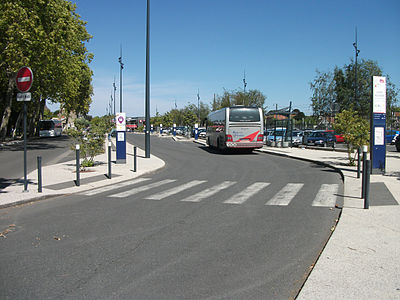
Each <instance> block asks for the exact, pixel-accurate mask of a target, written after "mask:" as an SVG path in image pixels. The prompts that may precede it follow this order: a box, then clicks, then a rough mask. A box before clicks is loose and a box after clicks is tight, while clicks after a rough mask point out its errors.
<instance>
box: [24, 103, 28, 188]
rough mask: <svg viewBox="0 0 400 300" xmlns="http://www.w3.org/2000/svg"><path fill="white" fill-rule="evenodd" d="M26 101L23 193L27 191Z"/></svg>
mask: <svg viewBox="0 0 400 300" xmlns="http://www.w3.org/2000/svg"><path fill="white" fill-rule="evenodd" d="M26 114H27V112H26V101H24V192H27V191H28V176H27V168H26Z"/></svg>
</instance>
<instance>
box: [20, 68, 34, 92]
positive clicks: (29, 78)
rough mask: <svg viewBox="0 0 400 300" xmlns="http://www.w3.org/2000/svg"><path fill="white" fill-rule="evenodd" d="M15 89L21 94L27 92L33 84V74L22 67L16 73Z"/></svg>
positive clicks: (28, 69)
mask: <svg viewBox="0 0 400 300" xmlns="http://www.w3.org/2000/svg"><path fill="white" fill-rule="evenodd" d="M16 82H17V89H18V90H19V91H20V92H21V93H24V92H27V91H29V90H30V88H31V86H32V82H33V72H32V70H31V69H30V68H28V67H22V68H21V69H19V70H18V73H17V78H16Z"/></svg>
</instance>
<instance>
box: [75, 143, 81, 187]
mask: <svg viewBox="0 0 400 300" xmlns="http://www.w3.org/2000/svg"><path fill="white" fill-rule="evenodd" d="M79 149H80V146H79V144H76V146H75V150H76V151H75V152H76V182H75V184H76V186H80V185H81V179H80V173H79V171H80V158H79Z"/></svg>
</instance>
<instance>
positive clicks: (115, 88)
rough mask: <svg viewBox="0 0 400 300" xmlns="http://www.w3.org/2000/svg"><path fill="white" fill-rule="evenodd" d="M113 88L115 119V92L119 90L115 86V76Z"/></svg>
mask: <svg viewBox="0 0 400 300" xmlns="http://www.w3.org/2000/svg"><path fill="white" fill-rule="evenodd" d="M113 88H114V117H115V102H116V99H115V91H116V90H117V86H116V85H115V76H114V82H113Z"/></svg>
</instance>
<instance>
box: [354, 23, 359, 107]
mask: <svg viewBox="0 0 400 300" xmlns="http://www.w3.org/2000/svg"><path fill="white" fill-rule="evenodd" d="M353 46H354V49H355V51H356V61H355V84H354V101H355V102H356V103H357V98H358V95H357V94H358V88H357V57H358V53H360V50H358V45H357V27H356V42H355V43H353Z"/></svg>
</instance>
